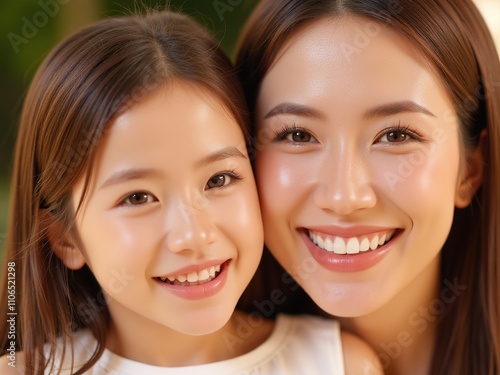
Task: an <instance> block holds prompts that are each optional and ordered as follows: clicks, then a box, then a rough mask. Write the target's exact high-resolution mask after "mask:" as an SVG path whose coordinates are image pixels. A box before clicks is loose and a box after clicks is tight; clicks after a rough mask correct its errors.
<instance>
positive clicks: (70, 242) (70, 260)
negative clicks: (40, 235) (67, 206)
mask: <svg viewBox="0 0 500 375" xmlns="http://www.w3.org/2000/svg"><path fill="white" fill-rule="evenodd" d="M40 216H41V217H40V220H41V222H42V223H44V225H45V228H46V231H47V232H46V233H47V239H48V241H49V244H50V247H51V248H52V251H53V252H54V254H56V255H57V257H58V258H59V259H61V261H62V262H63V263H64V265H65V266H66V267H68V268H69V269H71V270H78V269H80V268H82V267H83V266H84V265H85V262H86V261H85V257H84V256H83V254H82V252H81V251H80V249H79V248H78V246H77V245H76V244H75V241H74V239H72V238H71V235H70V234H69V233H67V231H65V230H64V228H63V225H62V224H61V222H60V221H59V220H56V219H55V218H54V216H53V215H52V214H51V213H50V212H48V211H47V210H43V209H42V210H40Z"/></svg>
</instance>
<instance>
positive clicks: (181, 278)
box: [159, 265, 221, 283]
mask: <svg viewBox="0 0 500 375" xmlns="http://www.w3.org/2000/svg"><path fill="white" fill-rule="evenodd" d="M220 269H221V267H220V265H217V266H211V267H209V268H205V269H204V270H201V271H199V272H191V273H188V274H187V275H176V276H167V277H165V278H163V277H160V278H159V279H160V280H161V281H163V282H166V280H168V281H170V283H175V282H176V281H177V282H178V283H185V282H188V283H197V282H204V281H207V280H209V279H210V278H214V277H215V276H216V275H217V273H218V272H220Z"/></svg>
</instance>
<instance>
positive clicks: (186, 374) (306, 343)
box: [62, 315, 344, 375]
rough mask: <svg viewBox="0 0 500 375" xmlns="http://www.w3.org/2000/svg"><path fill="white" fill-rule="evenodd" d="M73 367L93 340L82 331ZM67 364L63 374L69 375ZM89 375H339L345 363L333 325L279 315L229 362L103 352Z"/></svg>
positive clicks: (88, 351) (90, 349)
mask: <svg viewBox="0 0 500 375" xmlns="http://www.w3.org/2000/svg"><path fill="white" fill-rule="evenodd" d="M74 342H75V358H74V359H75V362H74V363H75V364H80V365H79V366H76V367H75V368H79V367H81V365H82V364H83V363H84V362H85V360H86V359H87V358H89V356H90V355H91V353H92V352H93V349H94V348H95V345H96V340H95V338H94V337H93V336H92V334H91V333H90V332H89V331H87V330H84V331H80V332H78V333H76V334H75V341H74ZM69 366H70V359H69V358H68V361H67V364H65V365H64V366H63V369H64V368H65V370H63V371H62V373H63V374H65V375H66V374H71V371H70V367H69ZM86 374H91V375H98V374H99V375H102V374H107V375H119V374H120V375H174V374H175V375H199V374H203V375H207V374H214V375H257V374H259V375H264V374H266V375H268V374H269V375H270V374H272V375H280V374H284V375H285V374H286V375H290V374H297V375H319V374H325V375H326V374H329V375H331V374H333V375H344V359H343V354H342V343H341V340H340V325H339V323H338V322H337V321H334V320H329V319H322V318H319V317H313V316H308V315H298V316H290V315H278V317H277V318H276V323H275V326H274V329H273V332H272V333H271V335H270V336H269V338H268V339H267V340H266V341H265V342H264V343H262V345H260V346H259V347H257V348H255V349H254V350H252V351H250V352H248V353H246V354H244V355H242V356H239V357H236V358H232V359H228V360H224V361H220V362H214V363H208V364H203V365H196V366H187V367H158V366H151V365H147V364H144V363H141V362H136V361H132V360H130V359H126V358H123V357H120V356H118V355H116V354H114V353H112V352H110V351H109V350H104V353H103V355H102V356H101V358H100V359H99V360H98V362H97V363H96V364H95V365H94V366H93V367H92V369H90V370H89V371H88V372H86Z"/></svg>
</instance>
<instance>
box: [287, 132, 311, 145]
mask: <svg viewBox="0 0 500 375" xmlns="http://www.w3.org/2000/svg"><path fill="white" fill-rule="evenodd" d="M286 139H287V140H289V141H291V142H297V143H306V142H310V141H311V139H312V136H311V134H309V133H307V132H303V131H296V132H292V133H289V134H288V135H287V136H286Z"/></svg>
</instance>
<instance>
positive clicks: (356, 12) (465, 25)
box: [237, 0, 500, 374]
mask: <svg viewBox="0 0 500 375" xmlns="http://www.w3.org/2000/svg"><path fill="white" fill-rule="evenodd" d="M237 65H238V66H239V68H240V74H241V77H242V80H243V81H244V85H245V89H246V92H247V95H248V102H249V105H250V108H251V110H253V114H254V118H255V129H254V136H255V140H256V144H255V151H256V159H255V170H256V177H257V181H258V186H259V192H260V196H261V206H262V211H263V215H264V226H265V232H266V235H265V237H266V244H267V246H268V247H269V249H270V250H271V252H272V253H273V255H274V256H275V257H276V258H277V260H278V261H279V262H280V263H281V265H282V266H283V267H284V268H285V269H286V270H287V271H288V272H289V273H290V274H291V275H292V276H294V278H295V279H296V280H297V282H298V283H299V284H300V285H301V286H302V287H303V288H304V290H305V291H306V292H307V293H308V294H309V295H310V296H311V298H312V299H313V300H314V302H316V303H317V304H318V305H319V307H321V308H322V309H323V310H325V311H326V312H328V313H330V314H332V315H336V316H338V317H340V319H341V321H342V323H343V325H344V326H345V327H347V328H348V329H350V330H352V331H354V332H356V333H357V334H359V335H360V336H362V337H363V338H364V339H366V340H367V341H368V342H370V343H371V344H372V345H373V346H374V347H376V348H377V349H378V350H379V352H380V353H379V357H380V359H381V361H382V364H383V365H384V368H385V369H386V371H387V373H389V374H390V373H404V374H427V373H432V374H472V373H473V374H494V373H496V372H497V371H499V370H500V354H499V353H500V323H499V316H500V306H499V305H500V296H499V293H498V290H497V286H498V284H499V282H500V281H499V279H498V278H499V275H500V255H499V252H500V243H499V239H498V233H500V203H499V199H498V191H500V187H499V186H498V185H499V180H500V176H499V173H500V158H499V156H498V152H497V153H495V152H492V151H490V150H495V149H496V148H498V147H499V145H500V132H499V127H500V92H499V91H498V85H500V64H499V60H498V55H497V53H496V50H495V47H494V43H493V41H492V38H491V36H490V34H489V33H488V30H487V27H486V25H485V23H484V21H483V19H482V18H481V16H480V14H479V12H478V11H477V9H476V8H475V7H474V5H473V4H472V2H471V1H469V0H460V1H455V0H454V1H451V0H437V1H436V0H425V1H418V2H415V1H399V2H387V1H376V0H370V1H367V0H365V1H332V0H328V1H326V0H325V1H317V0H316V1H263V2H261V3H260V4H259V6H258V7H257V9H256V10H255V12H254V13H253V14H252V16H251V18H250V20H249V21H248V24H247V26H246V29H245V31H244V34H243V37H242V40H241V43H240V47H239V56H238V62H237ZM283 197H286V199H283ZM272 274H273V275H280V274H279V273H277V272H276V271H274V272H273V273H272ZM268 276H269V275H268ZM282 279H283V280H285V281H286V280H287V279H286V278H282ZM282 287H284V285H283V284H282ZM293 298H294V297H293V296H292V297H291V299H293ZM276 310H278V309H276Z"/></svg>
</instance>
